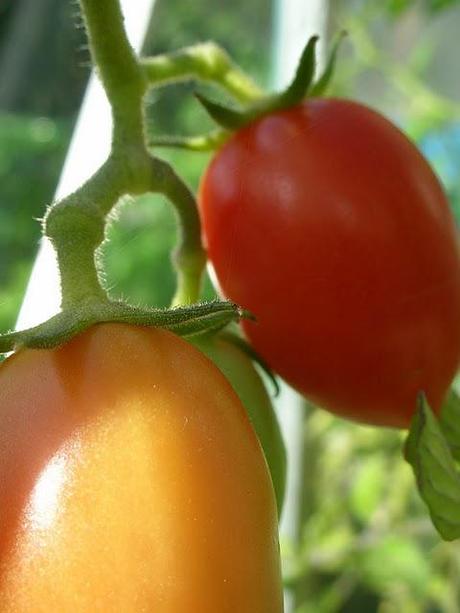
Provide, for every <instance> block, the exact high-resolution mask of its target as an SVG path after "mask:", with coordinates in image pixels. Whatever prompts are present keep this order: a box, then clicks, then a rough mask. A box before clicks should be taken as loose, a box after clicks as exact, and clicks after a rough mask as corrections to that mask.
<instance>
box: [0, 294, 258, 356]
mask: <svg viewBox="0 0 460 613" xmlns="http://www.w3.org/2000/svg"><path fill="white" fill-rule="evenodd" d="M242 318H244V319H252V318H253V317H252V315H251V313H249V312H248V311H246V310H244V309H241V308H240V307H239V306H238V305H236V304H235V303H233V302H229V301H219V300H215V301H210V302H203V303H198V304H193V305H187V306H179V307H174V308H171V309H152V308H151V309H148V308H139V307H135V306H132V305H129V304H126V303H124V302H111V301H107V302H105V301H104V302H90V303H87V304H85V305H82V306H80V307H75V308H68V309H65V310H62V311H61V312H60V313H58V314H57V315H55V316H54V317H51V318H50V319H49V320H47V321H45V322H44V323H42V324H39V325H38V326H35V327H33V328H29V329H26V330H22V331H19V332H9V333H6V334H1V335H0V353H7V352H9V351H14V350H17V349H20V348H23V347H29V348H35V349H50V348H52V347H57V346H58V345H62V344H64V343H66V342H68V341H69V340H70V339H71V338H73V337H74V336H76V335H77V334H80V333H81V332H83V331H84V330H86V329H87V328H89V327H90V326H93V325H95V324H98V323H109V322H111V323H127V324H132V325H137V326H149V327H155V328H163V329H165V330H169V331H170V332H174V333H175V334H177V335H178V336H185V337H187V336H193V335H195V334H200V333H204V332H215V331H218V330H221V329H222V328H224V327H225V326H227V325H228V324H229V323H231V322H233V321H239V320H240V319H242Z"/></svg>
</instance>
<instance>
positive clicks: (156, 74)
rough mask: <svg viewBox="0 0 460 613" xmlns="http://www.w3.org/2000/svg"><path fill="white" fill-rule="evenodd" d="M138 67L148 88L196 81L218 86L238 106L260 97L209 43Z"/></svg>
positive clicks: (152, 59) (165, 55)
mask: <svg viewBox="0 0 460 613" xmlns="http://www.w3.org/2000/svg"><path fill="white" fill-rule="evenodd" d="M140 63H141V68H142V70H143V72H144V74H145V77H146V78H147V80H148V83H149V85H150V86H156V87H159V86H162V85H168V84H170V83H174V82H179V81H188V80H190V79H194V78H198V79H201V80H203V81H212V82H214V83H216V84H218V85H220V86H222V87H223V88H224V89H225V90H226V91H227V92H229V93H230V94H232V95H233V96H234V97H235V98H236V99H237V100H239V101H240V102H252V101H254V100H257V99H258V98H260V97H261V96H262V95H263V92H262V90H261V89H260V88H259V87H258V85H256V84H255V83H254V81H253V80H252V79H251V78H250V77H249V76H248V75H246V74H245V73H244V72H243V71H242V70H241V69H240V68H239V67H238V66H237V65H236V64H235V63H234V62H233V61H232V60H231V58H230V56H229V55H228V54H227V53H226V52H225V51H224V50H223V49H222V48H221V47H219V46H218V45H216V44H215V43H213V42H207V43H200V44H198V45H193V46H190V47H184V48H183V49H179V50H177V51H173V52H172V53H165V54H163V55H156V56H154V57H150V58H145V59H141V61H140Z"/></svg>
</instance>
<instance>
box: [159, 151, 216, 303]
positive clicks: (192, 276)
mask: <svg viewBox="0 0 460 613" xmlns="http://www.w3.org/2000/svg"><path fill="white" fill-rule="evenodd" d="M152 172H153V178H152V191H156V192H161V193H162V194H164V195H165V196H166V197H167V198H168V199H169V201H170V202H171V203H172V204H173V206H174V208H175V210H176V214H177V217H178V221H179V246H178V247H177V249H176V250H175V252H174V254H173V263H174V266H175V268H176V273H177V288H176V294H175V296H174V299H173V305H178V304H191V303H193V302H196V301H197V300H198V299H199V296H200V287H201V278H202V275H203V270H204V266H205V264H206V253H205V251H204V249H203V246H202V243H201V226H200V218H199V215H198V210H197V207H196V202H195V198H194V196H193V194H192V192H191V191H190V189H189V188H188V187H187V185H186V184H185V183H184V182H183V181H182V179H181V178H180V177H179V176H178V175H177V174H176V173H175V171H174V170H173V168H172V167H171V166H170V165H169V164H168V163H167V162H165V161H163V160H160V159H158V158H152Z"/></svg>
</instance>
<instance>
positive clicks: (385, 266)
mask: <svg viewBox="0 0 460 613" xmlns="http://www.w3.org/2000/svg"><path fill="white" fill-rule="evenodd" d="M199 200H200V209H201V216H202V221H203V232H204V239H205V242H206V246H207V249H208V253H209V257H210V260H211V262H212V264H213V267H214V269H215V272H216V275H217V279H218V283H219V284H220V287H221V289H222V291H223V293H224V294H225V295H226V296H228V297H229V298H231V299H232V300H234V301H235V302H237V303H238V304H240V305H241V306H243V307H245V308H247V309H249V310H251V311H252V312H253V313H254V314H255V316H256V317H257V320H258V321H257V323H254V322H251V321H247V322H245V323H244V324H243V327H244V330H245V332H246V334H247V336H248V337H249V339H250V340H251V342H252V344H253V345H254V347H255V349H256V351H258V352H259V353H260V354H261V355H262V356H263V357H264V358H265V360H266V361H267V362H268V363H269V365H270V366H271V367H272V368H273V369H274V370H276V371H277V372H278V373H279V374H280V375H281V376H282V377H284V378H285V379H286V380H287V381H288V382H289V383H291V384H292V385H293V386H294V387H295V388H297V389H298V390H299V391H300V392H302V393H304V394H305V395H306V396H307V397H308V398H310V399H311V400H312V401H313V402H315V403H317V404H318V405H320V406H323V407H325V408H328V409H329V410H331V411H333V412H335V413H338V414H340V415H343V416H346V417H349V418H351V419H355V420H358V421H362V422H366V423H371V424H382V425H388V426H399V427H405V426H407V425H408V424H409V421H410V417H411V415H412V414H413V412H414V409H415V406H416V396H417V393H418V392H419V391H421V390H422V391H424V392H425V394H426V395H427V398H428V401H429V403H430V404H431V406H432V408H433V409H434V410H435V411H438V410H439V408H440V406H441V403H442V399H443V397H444V395H445V392H446V390H447V388H448V386H449V384H450V382H451V380H452V378H453V376H454V374H455V372H456V370H457V367H458V364H459V360H460V260H459V246H458V241H457V231H456V227H455V224H454V221H453V218H452V215H451V212H450V210H449V206H448V203H447V201H446V198H445V195H444V193H443V191H442V188H441V186H440V184H439V181H438V180H437V178H436V177H435V175H434V174H433V172H432V170H431V169H430V167H429V165H428V164H427V162H426V161H425V160H424V158H423V157H422V156H421V155H420V153H419V152H418V151H417V149H416V148H415V146H414V145H413V144H412V143H411V142H410V141H409V140H408V139H407V138H406V137H405V136H404V135H403V134H402V133H401V132H400V131H399V130H398V129H397V128H396V127H394V126H393V125H392V124H391V123H389V122H388V121H387V120H386V119H385V118H384V117H382V116H381V115H379V114H378V113H376V112H374V111H372V110H371V109H369V108H367V107H365V106H363V105H361V104H358V103H355V102H352V101H347V100H341V99H333V98H332V99H319V98H318V99H310V100H307V101H306V102H304V103H302V104H301V105H299V106H296V107H293V108H290V109H286V110H283V111H279V112H274V113H272V114H269V115H267V116H265V117H262V118H260V119H259V120H257V121H255V122H253V123H251V124H250V125H248V126H246V127H244V128H242V129H241V130H239V131H237V132H236V133H235V134H234V135H233V136H232V137H231V138H230V139H229V141H228V142H227V143H226V144H224V145H223V147H222V148H221V149H220V150H219V151H218V152H217V154H216V155H215V157H214V159H213V160H212V162H211V164H210V166H209V167H208V169H207V171H206V173H205V175H204V177H203V179H202V182H201V186H200V197H199Z"/></svg>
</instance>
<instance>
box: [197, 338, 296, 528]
mask: <svg viewBox="0 0 460 613" xmlns="http://www.w3.org/2000/svg"><path fill="white" fill-rule="evenodd" d="M191 342H192V344H193V345H195V347H197V348H198V349H200V351H203V353H205V354H206V355H207V356H208V357H209V358H210V359H211V360H212V361H213V362H214V364H215V365H216V366H217V367H218V368H219V370H221V371H222V372H223V373H224V375H225V376H226V377H227V379H228V380H229V382H230V383H231V385H232V387H233V389H234V390H235V392H236V393H237V394H238V397H239V399H240V400H241V402H242V404H243V406H244V408H245V409H246V411H247V414H248V417H249V420H250V422H251V424H252V425H253V427H254V430H255V432H256V434H257V436H258V438H259V441H260V444H261V445H262V449H263V451H264V453H265V458H266V460H267V464H268V468H269V469H270V475H271V477H272V481H273V487H274V489H275V495H276V503H277V507H278V517H279V516H280V515H281V510H282V507H283V500H284V492H285V487H286V448H285V445H284V441H283V437H282V434H281V430H280V426H279V423H278V419H277V417H276V413H275V409H274V407H273V404H272V402H271V400H270V396H269V395H268V393H267V390H266V389H265V385H264V382H263V381H262V378H261V377H260V375H259V373H258V372H257V370H256V369H255V367H254V364H253V363H252V360H251V359H250V358H249V356H248V355H246V354H245V353H244V352H243V351H242V350H241V349H239V348H238V347H237V346H236V345H234V344H233V343H231V342H230V341H229V340H227V339H225V338H224V337H221V336H219V335H218V334H217V335H212V336H210V335H208V334H202V335H199V336H193V337H192V338H191Z"/></svg>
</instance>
